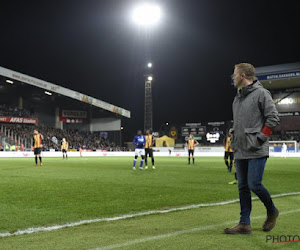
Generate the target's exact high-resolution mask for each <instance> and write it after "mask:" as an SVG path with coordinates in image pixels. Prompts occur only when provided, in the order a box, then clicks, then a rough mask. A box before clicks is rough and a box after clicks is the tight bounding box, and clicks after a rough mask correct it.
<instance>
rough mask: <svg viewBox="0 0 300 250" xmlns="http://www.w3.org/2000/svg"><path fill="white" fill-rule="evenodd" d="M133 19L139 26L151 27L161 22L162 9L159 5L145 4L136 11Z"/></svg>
mask: <svg viewBox="0 0 300 250" xmlns="http://www.w3.org/2000/svg"><path fill="white" fill-rule="evenodd" d="M132 17H133V20H134V22H135V23H137V24H138V25H142V26H150V25H153V24H156V23H158V21H159V20H160V18H161V9H160V8H159V6H157V5H154V4H150V3H143V4H141V5H139V6H137V7H136V8H135V9H134V11H133V15H132Z"/></svg>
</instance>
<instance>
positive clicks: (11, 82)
mask: <svg viewBox="0 0 300 250" xmlns="http://www.w3.org/2000/svg"><path fill="white" fill-rule="evenodd" d="M6 82H7V83H10V84H13V83H14V82H13V81H12V80H6Z"/></svg>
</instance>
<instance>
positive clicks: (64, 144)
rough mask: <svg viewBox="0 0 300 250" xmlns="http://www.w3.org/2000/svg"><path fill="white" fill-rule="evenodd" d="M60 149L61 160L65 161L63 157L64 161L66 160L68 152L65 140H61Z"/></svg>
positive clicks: (67, 144)
mask: <svg viewBox="0 0 300 250" xmlns="http://www.w3.org/2000/svg"><path fill="white" fill-rule="evenodd" d="M60 148H61V151H62V153H63V160H64V159H65V157H66V159H68V154H67V152H68V149H69V143H68V142H67V141H66V139H65V138H63V139H62V142H61V147H60Z"/></svg>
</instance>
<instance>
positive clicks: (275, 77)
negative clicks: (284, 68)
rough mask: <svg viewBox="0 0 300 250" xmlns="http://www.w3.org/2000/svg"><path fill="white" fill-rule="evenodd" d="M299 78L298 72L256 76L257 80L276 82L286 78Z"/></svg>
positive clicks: (299, 73)
mask: <svg viewBox="0 0 300 250" xmlns="http://www.w3.org/2000/svg"><path fill="white" fill-rule="evenodd" d="M295 77H300V71H291V72H285V73H281V74H270V75H260V76H257V78H258V80H260V81H264V80H269V81H270V80H278V79H287V78H295Z"/></svg>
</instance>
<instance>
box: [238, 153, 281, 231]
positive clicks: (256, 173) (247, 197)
mask: <svg viewBox="0 0 300 250" xmlns="http://www.w3.org/2000/svg"><path fill="white" fill-rule="evenodd" d="M266 162H267V158H266V157H264V158H258V159H246V160H236V162H235V163H236V173H237V179H238V188H239V196H240V206H241V217H240V222H243V223H246V224H248V225H250V213H251V209H252V202H251V191H252V192H253V193H255V194H256V195H257V196H258V198H259V199H260V200H261V201H262V203H263V204H264V205H265V207H266V209H267V213H268V214H272V213H273V212H274V211H275V206H274V203H273V201H272V199H271V196H270V194H269V192H268V190H267V189H266V188H265V187H264V186H263V185H262V178H263V174H264V169H265V165H266Z"/></svg>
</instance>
